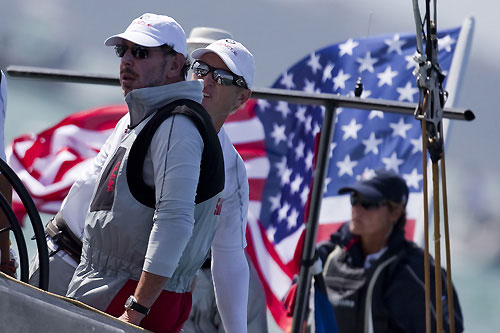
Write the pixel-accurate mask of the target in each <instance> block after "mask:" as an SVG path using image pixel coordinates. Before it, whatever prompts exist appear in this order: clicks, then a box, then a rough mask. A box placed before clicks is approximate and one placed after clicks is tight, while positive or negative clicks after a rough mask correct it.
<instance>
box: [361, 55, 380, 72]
mask: <svg viewBox="0 0 500 333" xmlns="http://www.w3.org/2000/svg"><path fill="white" fill-rule="evenodd" d="M356 62H358V63H359V64H360V66H359V72H360V73H363V71H365V70H367V71H369V72H371V73H373V72H374V71H375V70H374V69H373V65H374V64H375V63H376V62H377V58H372V56H371V53H370V52H366V54H365V57H364V58H357V59H356Z"/></svg>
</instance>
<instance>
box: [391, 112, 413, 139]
mask: <svg viewBox="0 0 500 333" xmlns="http://www.w3.org/2000/svg"><path fill="white" fill-rule="evenodd" d="M389 126H390V127H391V128H392V136H396V135H399V136H401V137H402V138H404V139H406V131H408V130H409V129H410V128H412V125H411V124H405V120H404V119H403V117H401V118H399V121H398V122H397V123H390V124H389Z"/></svg>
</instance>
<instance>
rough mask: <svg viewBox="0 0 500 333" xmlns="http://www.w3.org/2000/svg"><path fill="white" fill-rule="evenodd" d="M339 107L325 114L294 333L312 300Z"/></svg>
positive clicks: (331, 106) (298, 290)
mask: <svg viewBox="0 0 500 333" xmlns="http://www.w3.org/2000/svg"><path fill="white" fill-rule="evenodd" d="M335 107H336V106H335V105H334V104H330V105H328V106H327V107H326V110H325V118H324V119H323V126H322V130H321V137H320V141H319V147H318V159H317V163H316V169H315V171H314V182H313V188H312V195H311V205H310V210H309V217H308V219H307V224H306V231H305V232H306V236H305V240H304V249H303V252H302V262H301V265H300V275H299V285H298V287H297V300H296V302H295V308H294V311H293V322H292V333H299V332H301V330H302V325H303V322H304V318H305V314H306V308H307V304H308V303H309V302H308V299H309V297H308V296H309V289H310V288H309V287H310V285H311V276H312V275H311V270H310V268H311V266H312V265H313V263H314V252H315V249H316V235H317V231H318V221H319V213H320V210H321V200H322V199H323V185H324V182H325V176H326V174H327V172H328V164H329V154H330V144H331V142H332V138H333V129H334V124H335Z"/></svg>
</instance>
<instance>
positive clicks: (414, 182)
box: [403, 168, 424, 190]
mask: <svg viewBox="0 0 500 333" xmlns="http://www.w3.org/2000/svg"><path fill="white" fill-rule="evenodd" d="M403 178H404V179H405V181H406V185H408V187H413V188H414V189H415V190H418V189H419V188H420V186H419V182H420V181H421V180H422V179H424V176H423V175H421V174H419V173H418V171H417V169H416V168H414V169H413V171H412V172H411V173H407V174H403Z"/></svg>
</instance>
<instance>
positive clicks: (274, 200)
mask: <svg viewBox="0 0 500 333" xmlns="http://www.w3.org/2000/svg"><path fill="white" fill-rule="evenodd" d="M269 201H270V202H271V208H270V210H271V212H274V211H275V210H276V209H278V208H280V206H281V192H278V194H276V196H274V197H269Z"/></svg>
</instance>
